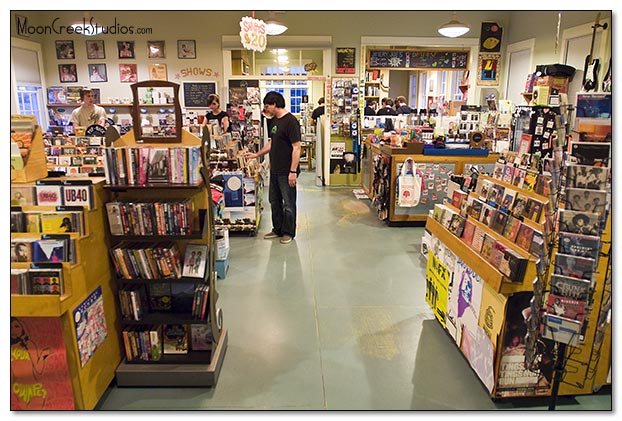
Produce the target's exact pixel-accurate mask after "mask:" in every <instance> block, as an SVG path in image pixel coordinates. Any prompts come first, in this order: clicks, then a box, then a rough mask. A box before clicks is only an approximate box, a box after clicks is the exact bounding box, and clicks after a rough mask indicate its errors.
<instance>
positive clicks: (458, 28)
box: [438, 12, 471, 38]
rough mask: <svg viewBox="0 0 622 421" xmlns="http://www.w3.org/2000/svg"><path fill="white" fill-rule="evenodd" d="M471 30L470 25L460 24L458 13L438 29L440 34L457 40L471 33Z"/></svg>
mask: <svg viewBox="0 0 622 421" xmlns="http://www.w3.org/2000/svg"><path fill="white" fill-rule="evenodd" d="M470 30H471V28H469V26H468V25H466V24H464V23H462V22H458V20H457V19H456V12H454V13H453V15H452V16H451V20H450V21H449V22H447V23H446V24H444V25H441V26H440V27H439V28H438V33H439V34H441V35H443V36H445V37H449V38H456V37H459V36H462V35H464V34H466V33H467V32H469V31H470Z"/></svg>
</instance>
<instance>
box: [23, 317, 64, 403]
mask: <svg viewBox="0 0 622 421" xmlns="http://www.w3.org/2000/svg"><path fill="white" fill-rule="evenodd" d="M69 409H75V408H74V401H73V389H72V387H71V378H70V377H69V370H68V368H67V354H66V352H65V342H64V340H63V329H62V326H61V322H60V319H59V318H56V317H11V410H12V411H16V410H69Z"/></svg>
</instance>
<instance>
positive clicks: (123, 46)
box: [117, 41, 136, 58]
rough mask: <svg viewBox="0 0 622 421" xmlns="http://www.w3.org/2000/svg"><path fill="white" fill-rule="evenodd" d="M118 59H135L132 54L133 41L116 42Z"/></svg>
mask: <svg viewBox="0 0 622 421" xmlns="http://www.w3.org/2000/svg"><path fill="white" fill-rule="evenodd" d="M117 49H118V50H119V58H136V55H135V54H134V41H117Z"/></svg>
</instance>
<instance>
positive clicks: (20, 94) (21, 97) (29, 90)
mask: <svg viewBox="0 0 622 421" xmlns="http://www.w3.org/2000/svg"><path fill="white" fill-rule="evenodd" d="M17 103H18V106H19V113H20V114H22V115H34V116H35V118H36V119H37V124H39V125H41V124H42V122H43V119H42V116H41V112H42V109H43V106H42V103H43V101H42V95H41V87H39V86H18V87H17Z"/></svg>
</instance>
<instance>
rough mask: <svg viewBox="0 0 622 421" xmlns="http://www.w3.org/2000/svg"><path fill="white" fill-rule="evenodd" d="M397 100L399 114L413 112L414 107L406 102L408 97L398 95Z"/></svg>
mask: <svg viewBox="0 0 622 421" xmlns="http://www.w3.org/2000/svg"><path fill="white" fill-rule="evenodd" d="M395 102H396V104H397V114H398V115H400V114H410V113H411V112H412V109H411V108H410V107H409V106H408V105H407V104H406V98H405V97H403V96H401V95H400V96H398V97H397V98H396V99H395Z"/></svg>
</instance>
